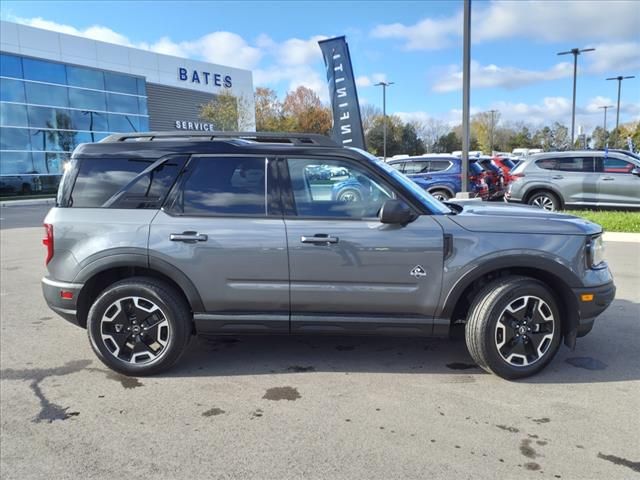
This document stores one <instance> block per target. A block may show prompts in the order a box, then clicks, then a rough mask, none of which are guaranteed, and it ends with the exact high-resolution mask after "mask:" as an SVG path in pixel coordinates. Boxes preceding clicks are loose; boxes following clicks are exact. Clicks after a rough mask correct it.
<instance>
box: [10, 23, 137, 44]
mask: <svg viewBox="0 0 640 480" xmlns="http://www.w3.org/2000/svg"><path fill="white" fill-rule="evenodd" d="M11 20H12V21H16V22H18V23H22V24H24V25H29V26H30V27H36V28H42V29H45V30H53V31H54V32H59V33H66V34H68V35H76V36H80V37H86V38H90V39H92V40H99V41H101V42H108V43H116V44H118V45H125V46H128V47H131V46H134V45H133V44H132V43H131V42H130V41H129V39H128V38H127V37H125V36H124V35H122V34H120V33H117V32H115V31H113V30H111V29H110V28H107V27H103V26H101V25H92V26H90V27H88V28H86V29H84V30H79V29H77V28H75V27H72V26H70V25H63V24H60V23H56V22H52V21H49V20H45V19H44V18H41V17H36V18H18V17H15V18H11Z"/></svg>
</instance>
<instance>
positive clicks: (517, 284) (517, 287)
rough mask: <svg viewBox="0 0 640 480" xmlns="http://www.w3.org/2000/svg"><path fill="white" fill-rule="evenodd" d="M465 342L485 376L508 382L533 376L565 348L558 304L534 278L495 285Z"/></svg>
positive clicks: (478, 300) (473, 314)
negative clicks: (488, 373) (561, 345)
mask: <svg viewBox="0 0 640 480" xmlns="http://www.w3.org/2000/svg"><path fill="white" fill-rule="evenodd" d="M465 337H466V342H467V348H468V349H469V353H470V354H471V356H472V357H473V359H474V360H475V361H476V362H477V363H478V365H480V367H482V368H483V369H485V370H486V371H488V372H492V373H495V374H496V375H499V376H500V377H502V378H506V379H516V378H523V377H528V376H530V375H533V374H535V373H537V372H539V371H540V370H542V369H543V368H544V367H545V366H546V365H547V364H548V363H549V362H550V361H551V360H552V359H553V357H554V356H555V354H556V352H557V351H558V347H559V346H560V337H561V320H560V315H559V310H558V308H557V306H556V301H555V298H554V296H553V295H552V294H551V292H550V291H549V290H548V289H547V287H546V286H545V285H544V284H542V283H541V282H539V281H538V280H535V279H532V278H528V277H515V276H513V277H507V278H504V279H499V280H495V281H494V282H491V283H490V284H489V285H487V286H486V287H485V288H483V289H482V290H481V291H480V292H479V293H478V294H477V295H476V297H475V300H474V302H473V304H472V305H471V308H470V309H469V317H468V321H467V325H466V331H465Z"/></svg>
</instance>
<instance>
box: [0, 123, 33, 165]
mask: <svg viewBox="0 0 640 480" xmlns="http://www.w3.org/2000/svg"><path fill="white" fill-rule="evenodd" d="M29 131H30V130H27V129H26V128H9V127H0V150H26V151H29V150H31V139H30V138H29ZM2 157H3V159H2V163H3V164H4V161H5V160H4V153H3V154H2Z"/></svg>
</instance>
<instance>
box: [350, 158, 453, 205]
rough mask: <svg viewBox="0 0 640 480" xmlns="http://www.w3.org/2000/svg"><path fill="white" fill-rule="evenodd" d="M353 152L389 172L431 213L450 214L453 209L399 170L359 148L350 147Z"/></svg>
mask: <svg viewBox="0 0 640 480" xmlns="http://www.w3.org/2000/svg"><path fill="white" fill-rule="evenodd" d="M348 148H350V149H351V150H355V151H356V152H358V153H361V154H362V155H364V156H365V157H367V158H368V159H369V160H371V161H372V162H374V163H375V164H376V165H377V166H378V167H380V168H381V169H383V170H384V171H385V172H387V173H388V174H389V175H390V176H392V177H393V178H394V179H395V180H396V181H397V182H399V183H400V184H402V186H403V187H405V188H406V189H407V190H409V191H410V192H411V193H412V195H413V196H414V198H416V199H417V200H419V201H420V203H422V204H423V205H424V206H425V207H427V208H428V209H429V211H430V212H433V213H438V214H441V215H445V214H450V213H451V209H450V208H449V207H447V206H446V205H444V204H443V203H441V202H439V201H438V200H436V199H435V198H433V197H432V196H431V195H430V194H429V193H427V192H426V191H424V190H423V189H422V188H421V187H420V186H419V185H418V184H416V183H414V182H413V181H412V180H411V179H410V178H409V177H406V176H405V175H404V174H402V173H400V172H399V171H398V170H396V169H395V168H393V167H392V166H391V165H389V164H388V163H385V162H383V161H382V160H379V159H378V158H377V157H374V156H373V155H371V154H370V153H369V152H365V151H364V150H361V149H359V148H353V147H348Z"/></svg>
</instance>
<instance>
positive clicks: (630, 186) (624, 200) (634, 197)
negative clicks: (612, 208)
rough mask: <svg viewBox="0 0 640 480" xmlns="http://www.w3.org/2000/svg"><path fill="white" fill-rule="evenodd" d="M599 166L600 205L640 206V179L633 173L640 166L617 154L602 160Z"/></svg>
mask: <svg viewBox="0 0 640 480" xmlns="http://www.w3.org/2000/svg"><path fill="white" fill-rule="evenodd" d="M610 155H611V154H610ZM599 165H601V167H602V168H601V170H602V172H601V173H599V174H598V204H600V205H603V206H606V205H635V206H637V205H640V177H639V176H637V175H634V174H633V173H631V171H632V170H633V169H634V168H638V165H636V164H635V163H632V162H630V161H628V160H626V159H624V158H623V157H622V156H617V155H615V154H614V155H611V156H607V157H606V158H602V159H600V162H599Z"/></svg>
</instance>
